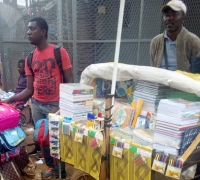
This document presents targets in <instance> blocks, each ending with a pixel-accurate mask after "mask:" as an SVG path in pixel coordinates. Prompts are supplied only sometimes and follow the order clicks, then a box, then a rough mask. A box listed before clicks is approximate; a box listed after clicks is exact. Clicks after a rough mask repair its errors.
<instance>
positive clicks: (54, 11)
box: [0, 0, 200, 90]
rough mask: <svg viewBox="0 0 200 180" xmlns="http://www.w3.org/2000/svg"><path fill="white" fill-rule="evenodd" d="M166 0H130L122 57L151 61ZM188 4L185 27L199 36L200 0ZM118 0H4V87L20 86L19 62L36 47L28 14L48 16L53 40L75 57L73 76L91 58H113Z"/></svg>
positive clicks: (0, 19) (0, 24) (0, 4)
mask: <svg viewBox="0 0 200 180" xmlns="http://www.w3.org/2000/svg"><path fill="white" fill-rule="evenodd" d="M167 1H168V0H126V5H125V14H124V22H123V29H122V43H121V49H120V57H119V62H121V63H127V64H136V65H150V58H149V44H150V41H151V39H152V38H153V37H154V36H156V35H157V34H159V33H161V32H162V31H163V27H162V15H161V12H160V9H161V7H162V5H163V4H164V3H166V2H167ZM184 2H185V3H186V5H187V6H188V15H187V17H188V18H187V20H186V22H185V26H186V28H188V29H189V30H190V31H192V32H194V33H195V34H197V35H198V36H200V25H199V24H200V19H199V17H200V11H199V9H200V0H184ZM119 4H120V0H15V1H13V0H0V30H1V31H0V51H1V60H2V62H3V77H4V80H5V86H6V90H9V89H11V88H14V87H16V84H17V77H18V72H17V62H18V60H19V59H21V58H25V57H26V55H27V54H28V53H29V52H31V51H32V49H33V47H32V46H31V45H30V44H29V42H28V40H27V36H26V27H27V24H28V22H29V20H30V19H32V18H33V17H37V16H42V17H44V18H45V19H46V20H47V22H48V24H49V42H52V43H55V44H60V45H63V46H64V47H65V48H66V49H67V51H68V52H69V55H70V57H71V60H72V63H73V73H74V77H75V81H76V82H78V81H79V79H80V75H81V72H82V71H83V70H84V69H85V67H87V66H88V65H90V64H92V63H101V62H109V61H113V59H114V53H115V39H116V35H117V23H118V13H119Z"/></svg>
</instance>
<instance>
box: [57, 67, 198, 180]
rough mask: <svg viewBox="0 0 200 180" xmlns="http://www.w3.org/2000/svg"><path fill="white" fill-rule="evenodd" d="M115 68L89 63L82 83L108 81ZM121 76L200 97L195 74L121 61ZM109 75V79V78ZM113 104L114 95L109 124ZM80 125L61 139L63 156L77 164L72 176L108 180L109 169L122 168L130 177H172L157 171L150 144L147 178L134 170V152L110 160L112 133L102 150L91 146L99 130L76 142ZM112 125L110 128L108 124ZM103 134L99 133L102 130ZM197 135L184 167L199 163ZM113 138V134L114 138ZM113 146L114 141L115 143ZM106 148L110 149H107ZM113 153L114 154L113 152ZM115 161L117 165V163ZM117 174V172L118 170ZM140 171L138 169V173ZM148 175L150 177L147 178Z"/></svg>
mask: <svg viewBox="0 0 200 180" xmlns="http://www.w3.org/2000/svg"><path fill="white" fill-rule="evenodd" d="M112 71H113V64H110V63H102V64H93V65H90V66H88V67H87V68H86V69H85V70H84V72H83V73H82V76H81V83H83V84H87V85H91V86H94V87H95V86H96V79H97V78H104V79H107V80H111V79H112ZM117 73H118V74H119V76H118V77H117V81H126V80H130V79H134V80H136V81H137V80H145V81H150V82H155V83H160V84H164V85H167V86H170V87H173V88H175V89H179V90H181V91H184V92H188V93H193V94H195V95H197V96H198V97H200V91H199V90H198V89H200V83H199V82H198V81H196V80H194V79H193V78H191V77H188V76H186V75H184V74H182V73H179V72H172V71H168V70H164V69H158V68H154V67H146V66H135V65H127V64H119V65H118V72H117ZM105 77H106V78H105ZM111 106H112V96H108V98H107V101H106V110H109V111H107V112H106V117H105V119H106V120H107V121H106V122H107V124H108V125H109V123H110V119H111V111H110V110H111V108H110V107H111ZM77 128H78V127H77V126H76V125H74V126H73V129H72V132H73V133H71V135H70V136H67V135H62V136H61V138H60V141H61V143H60V144H61V159H62V160H63V161H65V162H66V163H69V164H72V165H74V167H75V169H78V170H77V171H75V173H74V174H73V175H72V177H71V179H73V180H75V179H77V180H81V179H92V178H93V179H102V180H105V179H106V178H109V171H111V172H112V171H113V168H114V171H115V172H116V171H121V174H123V173H124V174H127V173H129V176H127V180H129V179H136V180H137V179H141V178H143V179H145V180H146V179H149V180H151V179H153V180H157V179H170V178H167V177H165V176H163V175H161V174H159V173H155V172H153V171H151V165H152V159H153V158H154V156H155V152H154V151H153V149H149V148H148V147H144V149H146V151H148V152H150V153H152V157H150V158H149V160H148V164H147V165H148V167H146V168H144V170H146V171H148V173H149V175H148V176H146V175H145V177H141V176H136V174H135V173H133V172H136V170H134V171H131V169H132V170H133V169H134V167H133V164H132V161H131V153H134V151H129V150H127V151H124V153H125V154H124V155H123V156H124V158H125V159H126V160H123V161H121V162H120V161H116V160H113V157H111V158H110V159H109V156H108V154H112V152H110V151H109V149H110V148H109V147H108V146H109V144H110V139H109V138H110V137H109V135H110V134H109V132H106V131H102V132H101V134H102V137H103V140H102V141H100V142H101V146H100V148H98V149H95V150H93V149H91V147H90V145H89V143H90V142H91V140H92V139H93V138H94V137H95V134H96V133H97V132H96V131H95V130H94V131H93V130H91V129H88V132H87V133H88V134H87V136H84V139H83V142H82V144H80V143H77V142H74V135H75V132H76V131H77ZM108 128H109V127H108ZM98 133H99V132H98ZM199 136H200V135H198V136H197V138H196V139H195V141H194V142H193V143H192V144H191V146H190V147H189V148H188V149H187V151H186V152H185V153H184V154H183V155H182V156H181V158H182V160H183V162H184V167H183V169H185V168H188V167H190V166H192V165H194V164H196V163H198V162H199V159H200V155H199V150H195V151H194V152H193V150H194V149H195V148H196V146H197V145H198V143H199V139H200V137H199ZM111 139H112V137H111ZM130 144H131V146H130V147H137V146H138V144H135V145H134V144H132V143H130ZM110 147H111V148H112V143H111V146H110ZM106 149H107V150H108V151H106ZM110 156H112V155H110ZM113 163H114V164H113ZM116 173H117V172H116ZM136 173H137V172H136ZM118 177H119V179H123V178H122V177H123V176H122V177H121V178H120V176H118ZM147 177H148V178H147ZM110 179H111V180H115V179H116V177H113V176H112V175H111V176H110Z"/></svg>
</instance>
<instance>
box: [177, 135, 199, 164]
mask: <svg viewBox="0 0 200 180" xmlns="http://www.w3.org/2000/svg"><path fill="white" fill-rule="evenodd" d="M199 143H200V133H199V134H198V136H197V137H196V138H195V140H194V141H193V142H192V144H191V145H190V146H189V147H188V148H187V150H186V151H185V152H184V154H183V155H182V156H181V157H180V159H181V160H182V161H183V163H184V162H185V161H186V160H187V159H188V157H189V156H190V154H192V152H193V151H194V150H195V148H196V147H197V145H198V144H199Z"/></svg>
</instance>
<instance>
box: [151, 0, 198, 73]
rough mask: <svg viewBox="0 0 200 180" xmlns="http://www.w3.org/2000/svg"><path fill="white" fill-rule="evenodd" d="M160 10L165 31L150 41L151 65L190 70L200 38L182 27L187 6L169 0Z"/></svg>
mask: <svg viewBox="0 0 200 180" xmlns="http://www.w3.org/2000/svg"><path fill="white" fill-rule="evenodd" d="M161 11H162V13H163V21H164V27H165V31H164V33H162V34H159V35H157V36H156V37H154V38H153V39H152V41H151V44H150V57H151V65H152V66H154V67H159V68H164V69H168V70H172V71H175V70H182V71H187V72H190V71H191V64H192V61H193V60H194V59H195V58H196V56H197V54H198V52H199V50H200V39H199V38H198V37H197V36H196V35H195V34H193V33H191V32H189V31H188V30H187V29H186V28H185V27H183V23H184V20H185V18H186V13H187V7H186V5H185V4H184V3H183V2H182V1H181V0H171V1H169V2H168V3H167V4H166V5H164V6H163V7H162V9H161Z"/></svg>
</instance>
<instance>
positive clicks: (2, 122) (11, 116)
mask: <svg viewBox="0 0 200 180" xmlns="http://www.w3.org/2000/svg"><path fill="white" fill-rule="evenodd" d="M19 119H20V113H19V111H17V110H16V109H15V108H13V107H12V106H11V105H8V104H4V103H2V104H0V132H2V131H5V130H7V129H10V128H14V127H16V126H18V124H19Z"/></svg>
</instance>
